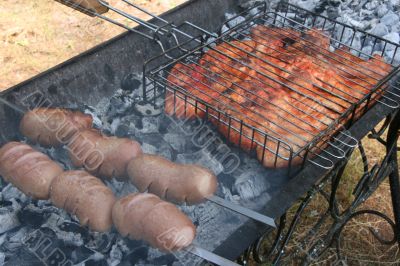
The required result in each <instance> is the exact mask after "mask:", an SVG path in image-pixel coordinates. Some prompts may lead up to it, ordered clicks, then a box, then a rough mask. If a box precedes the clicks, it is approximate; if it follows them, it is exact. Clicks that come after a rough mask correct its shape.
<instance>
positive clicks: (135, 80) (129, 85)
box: [121, 73, 142, 96]
mask: <svg viewBox="0 0 400 266" xmlns="http://www.w3.org/2000/svg"><path fill="white" fill-rule="evenodd" d="M141 87H142V75H138V74H133V73H131V74H128V75H126V76H125V78H124V79H123V80H122V82H121V89H122V90H124V91H129V92H135V94H137V96H139V94H141V93H142V90H141Z"/></svg>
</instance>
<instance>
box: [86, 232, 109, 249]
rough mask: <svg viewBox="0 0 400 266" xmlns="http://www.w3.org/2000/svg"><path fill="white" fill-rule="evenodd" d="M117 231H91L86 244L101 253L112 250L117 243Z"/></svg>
mask: <svg viewBox="0 0 400 266" xmlns="http://www.w3.org/2000/svg"><path fill="white" fill-rule="evenodd" d="M115 239H116V235H115V233H97V232H91V234H90V240H89V241H88V242H87V243H86V244H85V246H86V247H88V248H90V249H91V250H95V251H97V252H99V253H101V254H105V253H108V252H110V250H111V248H112V246H113V245H114V243H115Z"/></svg>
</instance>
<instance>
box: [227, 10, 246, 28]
mask: <svg viewBox="0 0 400 266" xmlns="http://www.w3.org/2000/svg"><path fill="white" fill-rule="evenodd" d="M235 16H237V15H236V14H231V13H226V14H225V18H226V19H227V20H230V21H228V26H229V28H233V27H235V26H237V25H239V24H240V23H243V22H244V21H246V19H245V18H244V17H242V16H238V17H236V18H234V17H235Z"/></svg>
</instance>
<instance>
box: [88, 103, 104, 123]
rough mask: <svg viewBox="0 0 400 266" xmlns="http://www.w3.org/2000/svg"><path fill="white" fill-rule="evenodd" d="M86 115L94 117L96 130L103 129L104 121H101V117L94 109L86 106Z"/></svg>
mask: <svg viewBox="0 0 400 266" xmlns="http://www.w3.org/2000/svg"><path fill="white" fill-rule="evenodd" d="M85 114H90V115H91V116H92V118H93V126H95V127H96V128H102V127H103V121H102V120H101V119H100V117H99V115H98V114H97V112H96V110H95V109H94V108H93V107H91V106H85Z"/></svg>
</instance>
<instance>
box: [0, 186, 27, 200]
mask: <svg viewBox="0 0 400 266" xmlns="http://www.w3.org/2000/svg"><path fill="white" fill-rule="evenodd" d="M1 195H2V200H7V201H12V200H17V199H18V200H19V201H20V202H21V203H24V202H27V201H28V200H30V199H29V198H28V197H27V196H26V195H25V194H24V193H23V192H22V191H20V190H19V189H18V188H16V187H14V186H13V185H12V184H11V183H9V184H7V185H6V186H5V187H4V188H3V189H2V191H1Z"/></svg>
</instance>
